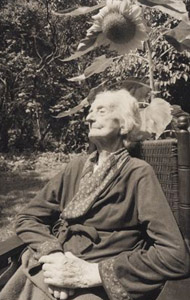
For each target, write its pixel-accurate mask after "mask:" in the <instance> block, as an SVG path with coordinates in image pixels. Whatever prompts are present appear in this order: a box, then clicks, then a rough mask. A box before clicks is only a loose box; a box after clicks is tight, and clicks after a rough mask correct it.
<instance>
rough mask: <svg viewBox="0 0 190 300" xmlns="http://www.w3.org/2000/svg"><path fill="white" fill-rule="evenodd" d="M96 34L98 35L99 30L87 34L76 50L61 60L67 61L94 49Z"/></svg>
mask: <svg viewBox="0 0 190 300" xmlns="http://www.w3.org/2000/svg"><path fill="white" fill-rule="evenodd" d="M98 35H99V32H93V33H92V34H90V35H89V36H87V37H86V38H84V39H83V40H81V42H80V44H79V46H78V49H77V51H76V52H75V53H74V54H72V55H71V56H69V57H67V58H65V59H63V60H61V61H63V62H68V61H71V60H73V59H76V58H79V57H81V56H82V55H84V54H86V53H88V52H90V51H92V50H94V49H95V48H96V47H97V46H98V45H97V43H96V41H97V38H98Z"/></svg>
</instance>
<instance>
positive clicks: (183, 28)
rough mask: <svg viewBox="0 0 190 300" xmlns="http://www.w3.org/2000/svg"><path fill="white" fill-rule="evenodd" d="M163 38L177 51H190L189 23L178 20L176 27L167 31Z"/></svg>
mask: <svg viewBox="0 0 190 300" xmlns="http://www.w3.org/2000/svg"><path fill="white" fill-rule="evenodd" d="M165 38H166V40H167V41H168V42H169V43H170V44H171V45H172V46H174V48H176V50H177V51H179V52H182V51H184V50H188V51H190V25H188V24H186V23H185V22H180V23H179V25H178V26H177V27H175V28H174V29H172V30H170V31H169V32H167V34H165Z"/></svg>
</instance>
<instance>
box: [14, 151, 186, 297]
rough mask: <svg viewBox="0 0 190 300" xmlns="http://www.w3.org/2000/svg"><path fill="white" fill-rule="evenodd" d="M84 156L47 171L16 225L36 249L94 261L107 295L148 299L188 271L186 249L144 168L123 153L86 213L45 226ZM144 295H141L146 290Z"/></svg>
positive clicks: (70, 190)
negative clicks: (124, 159) (122, 160)
mask: <svg viewBox="0 0 190 300" xmlns="http://www.w3.org/2000/svg"><path fill="white" fill-rule="evenodd" d="M85 161H86V157H84V156H83V157H78V158H77V159H75V160H74V161H72V162H71V163H69V164H68V165H67V167H66V168H65V170H64V171H63V172H61V173H60V174H58V175H57V176H56V177H55V178H54V179H52V180H51V181H50V182H49V183H48V184H47V185H46V186H45V187H44V189H43V190H42V191H41V192H39V193H38V195H37V196H36V197H35V198H34V199H33V201H31V202H30V203H29V205H27V207H26V208H24V210H23V211H22V212H21V213H20V214H19V215H18V219H17V223H16V230H17V234H18V235H19V237H20V238H21V239H22V240H23V241H24V242H25V243H27V244H28V246H29V248H30V249H32V250H33V251H34V252H35V253H37V256H38V257H39V256H40V255H44V254H48V253H51V252H53V251H56V250H61V251H71V252H72V253H73V254H75V255H76V256H78V257H80V258H82V259H84V260H87V261H89V262H98V263H99V270H100V275H101V278H102V282H103V286H104V288H105V290H106V292H107V294H108V296H109V298H110V299H112V300H116V299H117V300H123V299H143V297H144V299H146V300H147V299H151V298H149V296H148V295H151V294H153V291H154V290H157V289H158V288H160V287H161V286H162V285H163V283H164V281H165V280H167V279H174V278H177V277H180V276H183V275H185V274H187V272H188V271H189V268H190V267H189V266H190V262H189V254H188V253H187V251H186V248H185V245H184V241H183V239H182V237H181V234H180V232H179V229H178V226H177V224H176V222H175V219H174V217H173V214H172V212H171V210H170V208H169V205H168V203H167V200H166V199H165V196H164V194H163V192H162V189H161V187H160V185H159V183H158V180H157V178H156V175H155V174H154V172H153V170H152V168H151V167H150V166H149V165H148V164H147V163H146V162H144V161H142V160H139V159H136V158H130V160H129V161H128V162H127V163H126V165H125V166H124V167H123V168H122V169H121V170H120V171H117V174H116V175H117V176H115V177H114V179H113V180H112V181H111V182H110V183H109V185H108V186H107V187H106V188H105V189H104V190H103V191H102V193H101V194H100V195H99V197H98V198H97V200H96V202H95V203H94V205H93V206H92V207H91V209H90V210H89V211H88V213H87V214H86V215H85V216H83V217H81V218H78V219H76V220H72V222H67V223H63V222H62V224H61V227H60V229H59V233H58V234H57V237H55V236H54V235H52V233H51V227H52V226H53V224H55V222H56V221H57V220H58V219H59V217H60V213H61V212H62V210H63V208H64V207H65V206H66V205H67V203H68V202H69V201H70V200H71V199H72V198H73V196H74V195H75V193H76V192H77V190H78V187H79V184H80V177H81V172H82V169H83V166H84V162H85ZM147 297H148V298H147Z"/></svg>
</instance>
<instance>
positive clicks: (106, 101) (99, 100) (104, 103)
mask: <svg viewBox="0 0 190 300" xmlns="http://www.w3.org/2000/svg"><path fill="white" fill-rule="evenodd" d="M99 106H101V107H113V106H116V102H115V101H114V99H113V98H112V97H108V96H106V95H100V96H97V97H96V98H95V100H94V102H93V103H92V105H91V107H92V108H97V107H99Z"/></svg>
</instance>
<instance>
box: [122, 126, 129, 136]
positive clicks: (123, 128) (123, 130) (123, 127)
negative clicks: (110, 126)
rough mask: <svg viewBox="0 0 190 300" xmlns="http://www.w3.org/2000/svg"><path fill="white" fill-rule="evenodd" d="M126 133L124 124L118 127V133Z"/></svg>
mask: <svg viewBox="0 0 190 300" xmlns="http://www.w3.org/2000/svg"><path fill="white" fill-rule="evenodd" d="M127 133H128V132H127V130H126V128H125V126H124V125H121V127H120V134H121V135H126V134H127Z"/></svg>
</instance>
